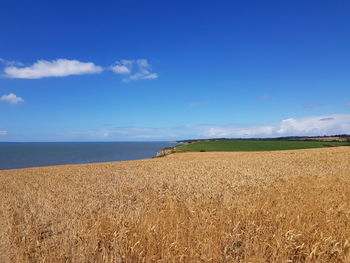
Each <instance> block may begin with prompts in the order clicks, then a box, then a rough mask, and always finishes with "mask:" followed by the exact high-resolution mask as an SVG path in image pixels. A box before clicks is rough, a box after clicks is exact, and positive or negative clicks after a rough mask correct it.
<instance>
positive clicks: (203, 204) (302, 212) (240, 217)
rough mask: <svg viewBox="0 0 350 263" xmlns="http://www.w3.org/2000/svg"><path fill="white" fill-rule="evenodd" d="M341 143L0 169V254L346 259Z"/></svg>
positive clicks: (348, 181)
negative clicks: (298, 147) (297, 148)
mask: <svg viewBox="0 0 350 263" xmlns="http://www.w3.org/2000/svg"><path fill="white" fill-rule="evenodd" d="M349 160H350V147H329V148H320V149H307V150H297V151H294V150H292V151H289V150H286V151H271V152H204V153H179V154H173V155H168V156H166V157H164V158H154V159H149V160H138V161H127V162H114V163H99V164H84V165H65V166H52V167H41V168H29V169H19V170H3V171H0V181H1V184H0V200H1V201H0V227H1V231H2V232H1V233H2V234H1V235H0V262H349V261H350V223H349V222H350V177H349V175H350V163H349Z"/></svg>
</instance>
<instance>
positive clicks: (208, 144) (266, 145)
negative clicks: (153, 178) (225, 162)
mask: <svg viewBox="0 0 350 263" xmlns="http://www.w3.org/2000/svg"><path fill="white" fill-rule="evenodd" d="M334 146H350V143H349V142H322V141H278V140H218V141H198V142H192V143H189V144H184V145H180V146H177V147H176V148H175V149H176V151H177V152H200V151H205V152H213V151H216V152H218V151H224V152H228V151H276V150H295V149H307V148H322V147H334Z"/></svg>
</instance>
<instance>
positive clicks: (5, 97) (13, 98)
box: [0, 93, 24, 104]
mask: <svg viewBox="0 0 350 263" xmlns="http://www.w3.org/2000/svg"><path fill="white" fill-rule="evenodd" d="M0 101H5V102H8V103H11V104H17V103H21V102H24V100H23V99H22V98H21V97H17V95H16V94H14V93H10V94H7V95H2V96H1V97H0Z"/></svg>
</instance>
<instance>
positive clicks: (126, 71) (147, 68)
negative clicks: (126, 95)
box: [111, 59, 158, 82]
mask: <svg viewBox="0 0 350 263" xmlns="http://www.w3.org/2000/svg"><path fill="white" fill-rule="evenodd" d="M111 70H112V71H114V72H115V73H117V74H122V75H128V77H127V78H124V79H123V81H124V82H129V81H132V80H139V79H156V78H158V74H157V73H155V72H152V71H151V65H150V64H149V63H148V61H147V59H135V60H126V59H124V60H120V61H117V62H116V63H115V65H114V66H112V67H111Z"/></svg>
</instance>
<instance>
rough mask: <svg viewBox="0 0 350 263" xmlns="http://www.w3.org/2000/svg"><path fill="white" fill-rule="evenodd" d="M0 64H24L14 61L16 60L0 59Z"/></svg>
mask: <svg viewBox="0 0 350 263" xmlns="http://www.w3.org/2000/svg"><path fill="white" fill-rule="evenodd" d="M0 63H1V64H4V65H6V66H23V65H24V64H23V63H22V62H20V61H16V60H7V59H4V58H0Z"/></svg>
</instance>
